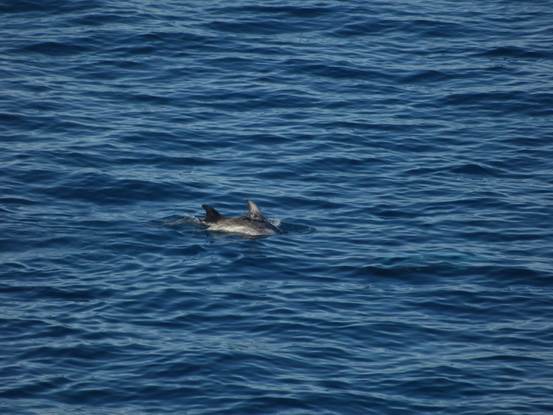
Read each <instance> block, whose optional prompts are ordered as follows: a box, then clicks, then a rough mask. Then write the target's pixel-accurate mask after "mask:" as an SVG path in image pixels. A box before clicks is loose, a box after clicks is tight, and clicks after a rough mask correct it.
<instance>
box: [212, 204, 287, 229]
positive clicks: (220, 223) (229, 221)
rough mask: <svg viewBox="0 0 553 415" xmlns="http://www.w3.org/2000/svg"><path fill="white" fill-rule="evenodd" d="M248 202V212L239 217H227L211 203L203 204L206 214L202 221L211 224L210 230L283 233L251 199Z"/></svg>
mask: <svg viewBox="0 0 553 415" xmlns="http://www.w3.org/2000/svg"><path fill="white" fill-rule="evenodd" d="M246 202H248V214H247V215H246V216H239V217H237V218H227V217H224V216H223V215H221V214H220V213H219V212H217V211H216V210H215V208H213V207H211V206H209V205H202V207H203V208H204V209H205V212H206V215H205V218H203V219H202V222H204V223H207V224H208V225H209V228H208V230H210V231H222V232H232V233H242V234H245V235H281V234H282V233H284V232H282V231H281V230H280V229H278V228H277V227H276V226H274V225H272V224H271V223H269V221H267V219H265V218H264V217H263V215H262V214H261V211H260V210H259V208H258V207H257V205H256V204H255V203H253V202H252V201H251V200H246Z"/></svg>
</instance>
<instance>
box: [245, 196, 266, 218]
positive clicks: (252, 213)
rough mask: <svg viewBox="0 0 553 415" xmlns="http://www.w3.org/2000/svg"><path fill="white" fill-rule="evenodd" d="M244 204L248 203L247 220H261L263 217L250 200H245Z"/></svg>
mask: <svg viewBox="0 0 553 415" xmlns="http://www.w3.org/2000/svg"><path fill="white" fill-rule="evenodd" d="M246 202H248V218H250V219H257V220H260V219H263V215H262V214H261V211H260V210H259V208H258V207H257V205H256V204H255V203H253V202H252V201H251V200H246Z"/></svg>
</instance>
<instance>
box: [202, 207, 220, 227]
mask: <svg viewBox="0 0 553 415" xmlns="http://www.w3.org/2000/svg"><path fill="white" fill-rule="evenodd" d="M202 207H203V208H204V209H205V218H203V219H202V221H203V222H206V223H216V222H219V221H220V220H222V219H225V217H224V216H223V215H221V214H220V213H219V212H217V211H216V210H215V208H212V207H211V206H209V205H202Z"/></svg>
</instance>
